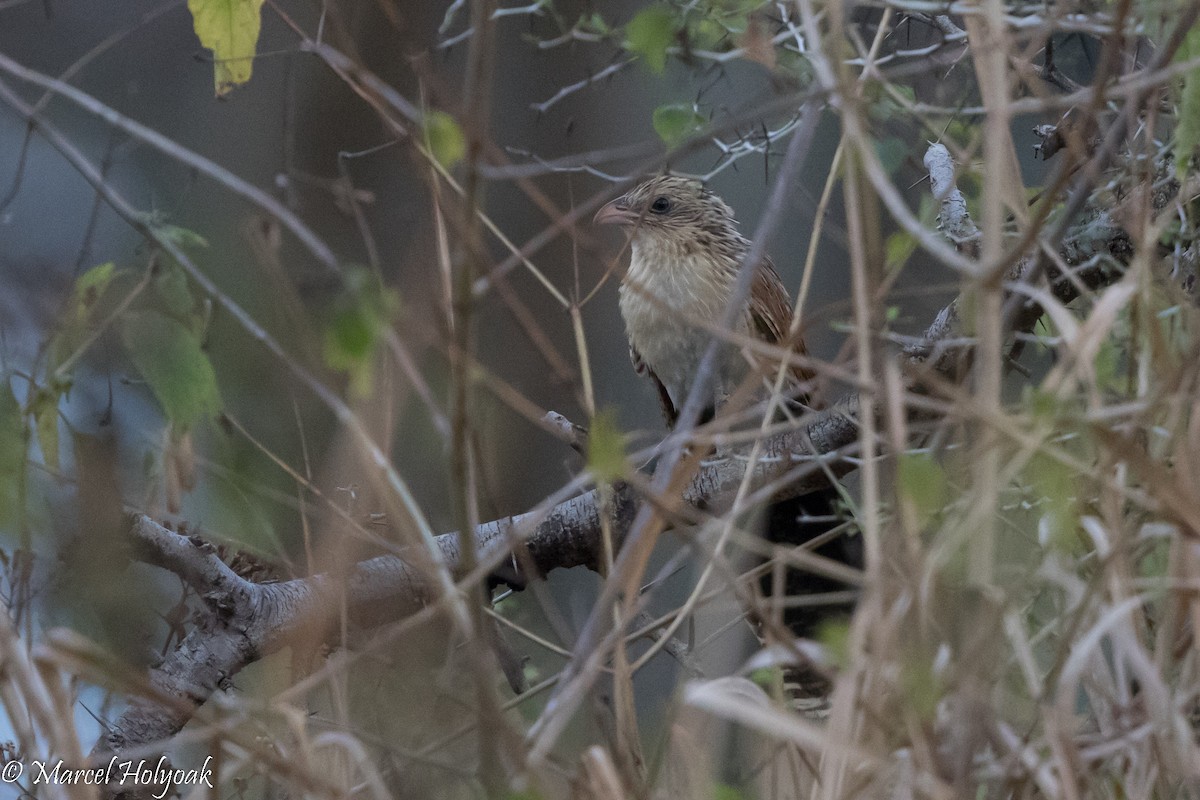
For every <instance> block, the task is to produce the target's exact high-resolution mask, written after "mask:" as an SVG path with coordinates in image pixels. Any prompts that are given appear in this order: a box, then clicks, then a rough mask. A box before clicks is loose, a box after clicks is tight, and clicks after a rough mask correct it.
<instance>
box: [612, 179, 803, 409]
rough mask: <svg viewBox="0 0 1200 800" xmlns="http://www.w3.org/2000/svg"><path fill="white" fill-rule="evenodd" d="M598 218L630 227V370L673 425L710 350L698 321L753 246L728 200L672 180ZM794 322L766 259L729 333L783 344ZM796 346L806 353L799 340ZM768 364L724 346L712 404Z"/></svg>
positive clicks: (722, 298) (721, 299) (721, 305)
mask: <svg viewBox="0 0 1200 800" xmlns="http://www.w3.org/2000/svg"><path fill="white" fill-rule="evenodd" d="M596 221H597V222H599V223H616V224H620V225H622V226H625V227H629V228H631V229H632V235H631V239H630V261H629V270H628V272H627V273H626V275H625V278H624V280H623V281H622V282H621V314H622V316H623V317H624V319H625V326H626V331H627V333H628V335H629V344H630V356H631V358H632V359H633V363H634V367H635V368H636V369H637V371H638V372H639V373H642V374H646V375H648V376H649V377H650V378H652V379H653V380H654V382H655V384H656V388H657V389H658V393H659V399H660V401H661V402H662V406H663V413H664V415H665V416H666V417H667V421H668V424H674V421H675V417H676V415H677V413H678V410H679V408H680V407H681V406H682V404H683V401H684V399H685V398H686V397H687V393H688V390H689V389H690V387H691V380H692V378H693V376H694V375H695V374H696V370H697V368H698V366H699V362H700V359H701V357H702V356H703V354H704V351H705V348H706V347H707V346H708V341H709V334H708V333H707V332H706V331H705V330H704V329H703V325H702V323H708V324H710V325H716V324H717V323H719V322H720V320H721V317H722V315H723V314H724V311H725V303H726V301H727V298H728V297H729V295H730V293H731V291H732V289H733V284H734V282H735V281H736V279H737V273H738V269H739V267H740V266H741V263H742V260H743V259H744V258H745V256H746V254H747V253H748V252H749V250H750V242H749V241H748V240H747V239H746V237H744V236H742V234H741V232H740V231H739V230H738V224H737V220H735V219H734V216H733V211H732V209H730V208H729V206H728V205H726V203H725V201H723V200H722V199H721V198H720V197H717V196H716V195H715V194H713V193H712V192H710V191H709V190H708V189H706V188H705V187H704V186H703V184H701V183H700V182H699V181H697V180H693V179H690V178H682V177H678V176H674V175H666V176H660V177H657V178H652V179H651V180H648V181H646V182H645V183H643V184H641V185H640V186H638V187H637V188H635V189H634V190H632V191H631V192H629V193H628V194H626V195H624V196H623V197H619V198H617V199H616V200H614V201H613V202H611V203H609V204H608V205H606V206H605V207H604V208H602V209H600V212H599V213H598V214H597V215H596ZM791 316H792V305H791V303H790V302H789V300H788V296H787V293H786V292H785V291H784V288H783V283H782V282H781V281H780V279H779V275H778V273H776V272H775V267H774V266H773V265H772V264H771V261H770V259H769V258H764V259H763V261H762V262H761V263H760V264H759V265H758V269H757V272H756V274H755V277H754V283H753V285H752V288H751V292H750V301H749V303H748V304H747V307H746V310H745V313H744V314H742V315H741V316H740V317H739V319H738V322H737V325H736V327H735V332H736V333H740V334H744V335H750V336H755V337H758V338H760V339H762V340H764V341H767V342H770V343H772V344H781V343H783V342H784V340H785V338H786V336H787V331H788V327H789V325H790V323H791ZM793 349H794V350H795V351H796V352H799V353H803V352H804V344H803V342H801V341H800V340H797V341H796V342H795V343H794V347H793ZM774 366H775V365H774V364H770V363H765V362H762V361H758V362H752V360H751V359H749V358H747V356H746V354H744V353H743V352H742V349H741V348H739V347H738V346H737V345H736V343H732V342H728V343H725V344H723V345H722V346H721V348H720V351H719V357H718V363H717V371H716V381H715V384H716V385H715V386H714V387H713V397H712V402H711V403H710V405H711V406H712V407H714V408H715V407H717V406H719V405H720V404H721V403H722V402H723V401H724V400H725V399H726V398H728V397H729V396H730V395H731V394H732V393H733V392H734V391H735V390H736V389H737V388H738V387H739V386H740V385H741V384H742V383H743V381H745V380H747V379H753V380H761V379H762V378H763V377H768V376H769V375H770V374H772V373H773V368H774ZM752 373H756V374H752ZM809 378H811V375H810V374H809V373H807V372H805V371H804V370H800V369H793V371H792V380H793V382H794V383H796V384H799V383H801V382H804V381H807V380H808V379H809Z"/></svg>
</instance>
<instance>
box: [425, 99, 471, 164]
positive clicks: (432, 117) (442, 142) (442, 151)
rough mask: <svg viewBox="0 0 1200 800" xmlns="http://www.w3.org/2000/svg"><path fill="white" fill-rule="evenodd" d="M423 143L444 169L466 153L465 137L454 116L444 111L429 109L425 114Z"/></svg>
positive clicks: (459, 159) (460, 159)
mask: <svg viewBox="0 0 1200 800" xmlns="http://www.w3.org/2000/svg"><path fill="white" fill-rule="evenodd" d="M425 144H426V145H427V146H428V147H429V152H431V153H433V157H434V158H436V159H437V161H438V163H439V164H441V165H442V166H443V167H445V168H446V169H452V168H453V167H454V165H455V164H457V163H458V162H459V161H462V157H463V156H464V155H466V154H467V137H466V136H464V135H463V132H462V128H460V127H458V123H457V122H455V121H454V117H452V116H450V115H449V114H447V113H446V112H445V111H430V112H429V113H428V114H426V115H425Z"/></svg>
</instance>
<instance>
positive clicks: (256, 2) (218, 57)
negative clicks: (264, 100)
mask: <svg viewBox="0 0 1200 800" xmlns="http://www.w3.org/2000/svg"><path fill="white" fill-rule="evenodd" d="M262 4H263V0H188V11H191V12H192V23H193V27H195V29H196V36H198V37H199V38H200V44H202V45H204V46H205V47H207V48H208V49H209V50H212V52H213V78H214V83H215V85H216V91H217V97H221V96H223V95H225V94H228V93H229V92H230V91H232V90H233V88H234V87H235V86H238V85H240V84H243V83H245V82H246V81H248V80H250V72H251V70H252V69H253V67H254V53H255V49H256V47H257V46H258V33H259V29H260V28H261V27H262Z"/></svg>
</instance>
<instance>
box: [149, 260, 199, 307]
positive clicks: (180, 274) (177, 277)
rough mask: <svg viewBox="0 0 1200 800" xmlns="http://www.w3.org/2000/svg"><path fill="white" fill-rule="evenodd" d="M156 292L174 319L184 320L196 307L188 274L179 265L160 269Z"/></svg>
mask: <svg viewBox="0 0 1200 800" xmlns="http://www.w3.org/2000/svg"><path fill="white" fill-rule="evenodd" d="M154 291H155V292H156V293H157V294H158V296H159V298H160V299H161V300H162V302H163V305H164V306H165V310H166V311H167V312H168V313H170V314H171V316H173V317H177V318H179V319H184V318H186V317H188V316H190V315H191V313H192V310H193V309H194V308H195V307H196V300H195V298H194V297H192V290H191V288H189V287H188V279H187V273H185V272H184V271H183V268H182V267H180V266H179V265H178V264H175V263H170V264H164V265H162V266H161V267H160V268H159V273H158V274H157V275H155V276H154Z"/></svg>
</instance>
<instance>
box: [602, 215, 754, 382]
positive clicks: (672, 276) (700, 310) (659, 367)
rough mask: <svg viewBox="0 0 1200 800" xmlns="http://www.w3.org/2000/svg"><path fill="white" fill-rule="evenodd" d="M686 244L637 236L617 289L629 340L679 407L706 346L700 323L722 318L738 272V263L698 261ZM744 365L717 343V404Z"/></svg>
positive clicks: (705, 333)
mask: <svg viewBox="0 0 1200 800" xmlns="http://www.w3.org/2000/svg"><path fill="white" fill-rule="evenodd" d="M689 244H690V243H687V242H683V243H676V242H673V241H669V240H665V238H664V237H657V236H650V235H647V236H636V237H635V239H634V241H633V243H632V247H631V254H630V263H629V271H628V273H627V274H626V276H625V279H624V280H623V281H622V282H621V289H620V304H621V315H622V316H623V317H624V319H625V328H626V331H627V333H628V335H629V342H630V344H632V345H633V347H634V348H635V349H636V350H637V351H638V353H640V354H641V357H642V360H643V361H644V362H645V364H646V365H647V366H648V367H649V368H650V369H652V370H653V371H654V373H655V374H656V375H658V378H659V380H661V381H662V382H663V385H664V386H665V387H666V389H667V392H668V393H669V394H670V396H671V399H672V401H673V402H674V403H675V404H676V405H677V406H678V405H680V404H682V402H683V400H684V398H685V397H686V395H687V392H688V389H689V388H690V381H691V378H692V376H693V375H694V374H695V373H696V370H697V368H698V367H699V364H700V360H701V358H702V357H703V355H704V351H705V349H706V348H707V347H708V342H709V334H708V331H706V330H705V329H704V327H703V326H704V325H706V324H707V325H716V324H718V323H719V322H720V320H721V316H722V314H723V313H724V311H725V300H726V298H728V296H729V292H730V290H731V288H732V284H733V281H734V279H735V277H736V266H734V267H733V268H730V267H728V266H726V265H719V264H717V263H715V262H712V261H709V262H708V263H700V262H699V261H698V260H699V259H703V258H705V256H704V255H703V254H702V253H701V252H700V251H699V250H698V249H696V248H692V247H689V246H688V245H689ZM738 328H739V329H740V330H739V332H743V333H744V332H745V330H746V329H747V328H748V320H746V319H745V318H743V319H742V321H741V322H740V323H739V325H738ZM747 368H748V365H747V363H746V361H745V359H744V358H743V357H742V355H741V353H740V352H739V351H738V348H736V347H734V346H732V345H730V346H725V347H722V348H721V350H720V351H719V353H718V363H717V374H716V379H717V380H716V385H715V386H714V387H713V389H714V392H715V397H714V402H715V403H716V404H719V403H720V401H721V400H722V398H723V396H724V394H726V393H727V392H728V391H730V390H731V389H732V388H733V387H734V386H736V385H737V383H739V382H740V381H741V379H742V378H743V377H744V376H745V374H746V370H747Z"/></svg>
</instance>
